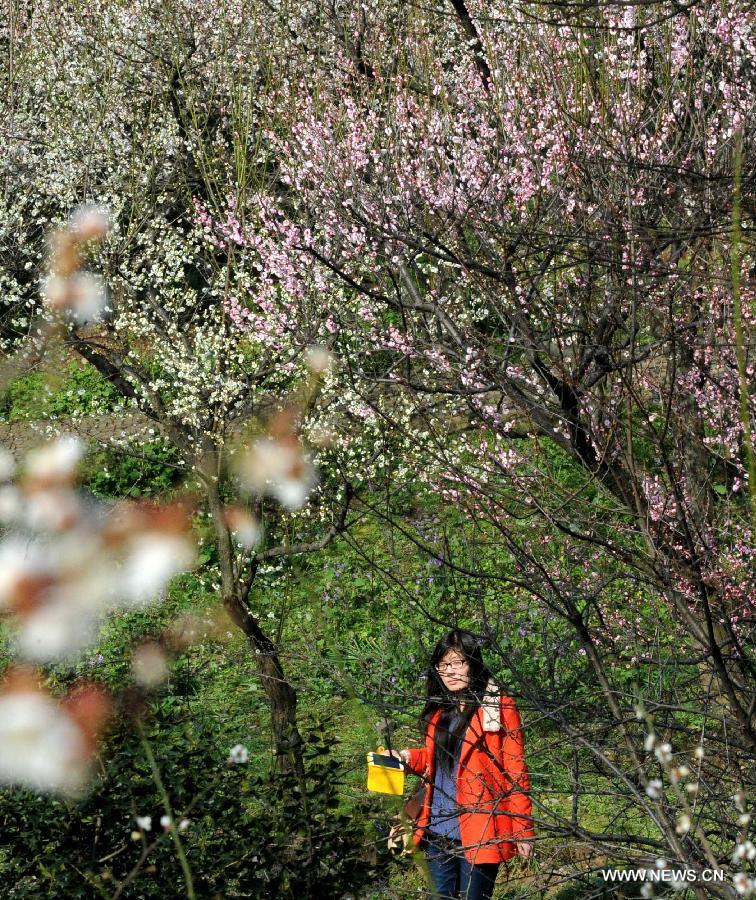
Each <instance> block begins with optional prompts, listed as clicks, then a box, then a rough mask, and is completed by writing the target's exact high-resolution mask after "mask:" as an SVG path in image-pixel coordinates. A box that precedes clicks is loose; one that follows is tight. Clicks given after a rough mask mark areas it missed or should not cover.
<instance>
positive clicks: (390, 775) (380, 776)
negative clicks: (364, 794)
mask: <svg viewBox="0 0 756 900" xmlns="http://www.w3.org/2000/svg"><path fill="white" fill-rule="evenodd" d="M367 764H368V776H367V788H368V790H369V791H376V793H378V794H391V795H393V796H395V797H401V795H402V794H403V793H404V765H403V763H402V762H401V761H400V760H398V759H397V758H396V757H395V756H389V755H388V754H387V753H386V748H385V747H379V748H378V750H377V751H376V752H375V753H368V755H367Z"/></svg>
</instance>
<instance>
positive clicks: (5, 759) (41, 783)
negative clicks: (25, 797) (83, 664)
mask: <svg viewBox="0 0 756 900" xmlns="http://www.w3.org/2000/svg"><path fill="white" fill-rule="evenodd" d="M109 707H110V703H109V700H108V699H107V697H106V695H105V694H104V692H103V691H102V690H101V689H99V688H96V687H94V686H88V687H82V688H80V689H79V690H78V692H76V693H75V694H71V695H70V697H69V698H68V700H66V701H63V702H61V701H58V700H56V699H55V698H53V697H52V696H51V695H50V694H49V693H47V692H46V691H44V690H42V689H41V688H40V687H39V686H38V684H37V683H36V679H35V678H34V677H33V676H32V675H31V674H30V673H27V672H24V671H14V672H12V673H11V675H9V676H7V677H6V680H5V682H4V683H3V685H2V686H1V687H0V782H2V783H4V784H15V785H21V786H23V787H27V788H30V789H32V790H36V791H43V792H51V793H57V794H64V795H76V794H78V793H80V792H81V790H82V789H83V787H84V786H85V784H86V781H87V778H88V776H89V771H90V761H91V756H92V751H93V750H94V746H95V741H96V738H97V735H98V734H99V731H100V729H101V727H102V725H103V723H104V721H105V719H106V717H107V715H108V713H109Z"/></svg>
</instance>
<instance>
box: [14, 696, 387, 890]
mask: <svg viewBox="0 0 756 900" xmlns="http://www.w3.org/2000/svg"><path fill="white" fill-rule="evenodd" d="M233 739H234V738H233V737H232V736H230V735H227V734H223V732H222V730H221V728H220V727H219V726H218V725H217V724H215V723H214V722H213V721H212V720H211V719H207V720H203V719H200V720H195V719H192V720H187V721H183V722H180V721H177V720H176V718H175V714H174V719H173V721H171V718H170V717H167V718H166V717H163V718H162V719H159V720H156V721H155V723H154V724H153V726H152V728H151V729H150V733H149V741H150V744H151V746H152V749H153V753H154V755H155V757H156V759H157V763H158V766H159V768H160V772H161V777H162V779H163V781H164V783H165V784H166V787H167V789H168V791H169V794H170V798H171V803H172V806H173V810H174V813H175V816H176V820H177V821H178V820H180V819H181V817H183V816H186V817H187V818H188V819H189V820H190V823H191V824H190V825H189V827H188V829H187V830H186V831H184V832H181V840H182V842H183V844H184V847H185V852H186V855H187V859H188V861H189V865H190V867H191V870H192V873H193V879H194V883H195V890H196V892H197V896H199V897H223V898H232V897H249V898H300V897H313V898H315V897H324V898H325V897H339V896H342V894H343V893H345V892H346V891H347V890H351V891H355V890H358V889H359V887H360V886H361V885H363V884H366V883H368V882H370V881H371V880H372V879H373V878H374V877H375V874H376V865H377V863H378V860H377V857H376V856H375V852H374V851H373V850H372V849H371V848H370V846H369V842H370V838H371V837H372V832H371V828H372V825H371V823H370V818H369V814H368V810H367V809H362V810H360V813H361V814H354V815H350V814H347V813H346V812H344V811H343V810H342V809H340V799H339V783H340V779H341V772H340V766H339V764H338V763H337V762H336V760H335V759H334V758H333V756H332V752H331V751H332V748H333V746H334V741H333V738H332V736H331V734H330V731H329V729H328V727H327V726H325V725H324V724H322V723H317V722H316V723H313V724H312V727H311V728H310V730H309V731H308V732H307V733H306V735H305V739H306V747H307V750H306V754H305V757H306V765H307V770H306V777H305V778H304V780H303V781H300V780H299V779H298V778H297V777H296V776H294V775H292V774H281V773H278V772H272V773H271V772H265V771H262V772H261V771H260V770H259V764H254V763H248V764H246V765H227V764H226V761H225V760H226V754H227V750H228V746H229V742H230V741H232V740H233ZM102 763H103V772H102V774H101V775H100V777H99V778H98V780H97V782H96V784H95V785H94V787H93V789H92V791H91V792H90V794H89V795H88V796H87V797H86V798H85V799H84V800H82V801H81V802H79V803H69V802H63V801H59V800H54V799H50V798H47V797H36V796H34V795H33V794H31V793H29V792H28V791H21V790H6V791H3V792H2V793H0V827H1V828H2V832H3V838H4V840H3V849H2V851H0V854H1V855H0V889H1V892H2V896H4V897H13V898H36V897H39V896H56V897H67V898H68V897H71V898H78V897H81V898H85V897H87V898H88V897H98V896H104V897H109V896H111V894H112V893H114V892H115V890H116V889H117V887H118V886H119V885H121V884H122V883H123V882H124V881H125V880H126V879H127V878H129V875H130V874H131V876H132V880H131V881H130V883H129V884H128V885H127V886H126V887H125V888H124V889H123V891H122V894H121V896H123V897H124V898H133V900H147V898H153V897H154V898H162V897H182V896H186V894H185V885H184V881H183V877H182V873H181V869H180V866H179V863H178V860H177V858H176V853H175V848H174V846H173V843H172V841H171V838H170V835H168V834H164V833H162V831H161V828H160V826H159V824H158V822H159V819H160V816H161V815H162V813H163V810H162V805H161V800H160V796H159V794H158V791H157V788H156V786H155V783H154V780H153V777H152V774H151V771H150V767H149V765H148V763H147V759H146V756H145V753H144V748H143V746H142V744H141V742H140V740H139V738H138V736H137V735H136V734H135V729H134V728H133V727H128V726H124V727H122V728H121V729H119V731H118V732H117V733H116V734H113V735H112V736H111V738H110V740H109V741H108V744H107V746H106V747H105V748H104V753H103V757H102ZM137 815H140V816H145V815H150V816H151V817H152V821H153V830H152V831H151V832H145V833H144V834H143V835H142V836H139V837H138V839H136V840H134V839H133V837H132V831H134V829H135V828H136V819H135V816H137ZM143 852H144V858H143V859H142V861H141V863H140V857H141V855H142V854H143Z"/></svg>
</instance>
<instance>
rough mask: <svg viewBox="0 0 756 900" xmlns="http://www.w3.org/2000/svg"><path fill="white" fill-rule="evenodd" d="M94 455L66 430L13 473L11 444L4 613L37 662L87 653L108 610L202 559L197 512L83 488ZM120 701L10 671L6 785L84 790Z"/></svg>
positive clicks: (22, 648)
mask: <svg viewBox="0 0 756 900" xmlns="http://www.w3.org/2000/svg"><path fill="white" fill-rule="evenodd" d="M83 452H84V448H83V445H82V444H81V443H80V442H79V441H78V440H76V439H74V438H71V437H61V438H59V439H58V440H56V441H54V442H52V443H50V444H47V445H46V446H43V447H40V448H37V449H35V450H34V451H32V452H31V453H29V454H28V456H27V458H26V460H25V462H24V463H23V465H22V466H21V467H20V471H19V473H18V477H17V478H16V479H15V481H13V480H12V479H13V478H14V476H15V475H16V464H15V461H14V460H13V458H12V457H11V455H10V454H9V453H8V452H7V451H5V450H0V477H2V480H3V484H2V486H0V524H2V525H3V526H4V528H5V529H6V535H5V537H4V539H3V540H2V542H0V609H2V610H3V611H4V613H5V614H6V615H7V616H8V617H9V618H10V620H11V624H12V628H11V634H12V639H13V642H14V646H15V650H16V653H17V655H18V656H19V657H21V658H22V659H23V660H26V661H28V662H34V663H47V662H52V661H56V660H61V659H65V658H69V657H71V656H73V655H75V654H77V653H78V652H80V651H81V650H82V649H83V648H84V647H85V646H86V645H88V644H90V643H91V642H92V641H93V640H95V639H96V638H97V635H98V630H99V627H100V625H101V624H102V622H103V620H104V618H105V616H106V615H107V613H108V612H110V611H112V610H114V609H118V608H120V609H132V608H135V607H140V606H144V605H146V604H148V603H151V602H153V601H155V600H156V599H158V598H159V597H160V595H161V592H162V591H163V590H164V588H165V587H166V585H167V583H168V581H169V580H170V579H171V578H172V577H173V576H174V575H176V574H178V573H179V572H181V571H183V570H185V569H186V568H188V567H190V566H191V565H192V564H193V562H194V558H195V546H194V542H193V540H192V538H191V536H190V532H189V528H190V510H189V509H188V508H186V507H185V506H183V505H180V504H172V505H164V506H159V505H152V504H147V503H131V504H119V505H113V506H106V505H104V504H101V503H98V502H96V501H95V500H94V499H93V498H91V497H89V496H86V495H84V494H82V493H81V492H80V491H79V490H78V489H77V486H76V473H77V467H78V463H79V461H80V459H81V456H82V454H83ZM109 705H110V701H109V700H108V699H107V698H106V696H105V695H104V693H103V692H102V691H101V690H100V689H98V688H96V687H94V686H91V685H84V686H80V687H79V688H77V689H76V690H75V691H73V692H72V693H71V695H70V696H69V697H68V698H67V699H65V700H63V701H59V700H58V699H56V698H54V697H52V696H51V695H50V694H49V693H48V692H47V691H45V690H44V689H43V688H42V687H41V685H40V676H39V675H38V673H36V672H35V671H34V670H33V669H27V668H18V669H15V670H11V672H10V674H9V675H8V676H7V677H6V679H5V681H4V682H3V684H2V686H0V781H2V782H5V783H15V784H21V785H25V786H27V787H31V788H33V789H35V790H40V791H55V792H58V793H65V794H72V793H77V792H79V791H80V790H81V789H82V787H83V786H84V785H85V783H86V778H87V774H88V771H89V760H90V758H91V755H92V752H93V750H94V746H95V741H96V737H97V735H98V733H99V730H100V728H101V727H102V724H103V723H104V721H105V719H106V717H107V713H108V708H109Z"/></svg>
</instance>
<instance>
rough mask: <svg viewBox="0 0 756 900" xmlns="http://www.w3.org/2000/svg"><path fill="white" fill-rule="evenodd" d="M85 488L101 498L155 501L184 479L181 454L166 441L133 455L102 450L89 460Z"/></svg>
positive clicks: (141, 448) (84, 471)
mask: <svg viewBox="0 0 756 900" xmlns="http://www.w3.org/2000/svg"><path fill="white" fill-rule="evenodd" d="M81 474H82V486H83V487H84V488H85V489H86V490H89V491H91V492H92V493H93V494H95V496H98V497H154V496H159V495H161V494H165V493H167V492H168V491H170V490H171V489H172V488H175V487H176V485H178V484H179V483H180V482H181V480H182V479H183V477H184V468H183V466H182V465H181V458H180V455H179V453H178V451H177V450H176V449H175V447H173V445H171V444H169V443H168V442H167V441H164V440H162V439H158V440H155V441H153V442H151V443H150V444H145V445H144V446H138V447H135V448H134V449H133V451H131V452H129V451H124V452H119V451H115V450H100V451H96V452H94V453H90V454H88V455H87V456H86V458H85V460H84V463H83V465H82V467H81Z"/></svg>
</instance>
